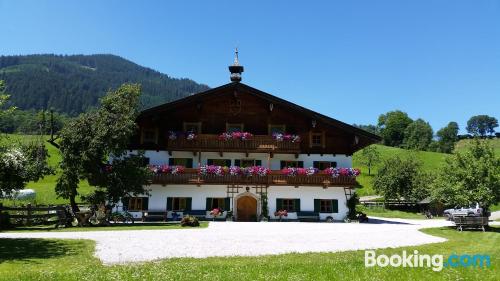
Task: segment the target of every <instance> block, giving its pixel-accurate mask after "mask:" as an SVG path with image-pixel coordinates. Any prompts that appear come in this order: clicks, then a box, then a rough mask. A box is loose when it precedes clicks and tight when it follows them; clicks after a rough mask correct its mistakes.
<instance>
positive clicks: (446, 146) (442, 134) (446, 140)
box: [436, 122, 459, 153]
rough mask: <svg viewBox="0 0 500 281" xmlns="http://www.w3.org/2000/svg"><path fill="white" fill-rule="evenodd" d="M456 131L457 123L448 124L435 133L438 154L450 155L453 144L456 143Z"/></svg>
mask: <svg viewBox="0 0 500 281" xmlns="http://www.w3.org/2000/svg"><path fill="white" fill-rule="evenodd" d="M458 130H459V128H458V124H457V122H450V123H448V125H446V127H444V128H441V129H440V130H439V131H437V133H436V135H437V137H438V141H437V147H438V152H444V153H451V152H452V151H453V149H454V148H455V143H456V142H457V141H458Z"/></svg>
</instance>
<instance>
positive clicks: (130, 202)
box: [122, 53, 380, 221]
mask: <svg viewBox="0 0 500 281" xmlns="http://www.w3.org/2000/svg"><path fill="white" fill-rule="evenodd" d="M229 70H230V72H231V83H229V84H226V85H223V86H220V87H217V88H214V89H210V90H208V91H205V92H201V93H198V94H194V95H191V96H188V97H186V98H183V99H180V100H177V101H174V102H170V103H166V104H163V105H160V106H157V107H154V108H150V109H147V110H145V111H143V112H142V113H141V114H140V115H139V116H138V118H137V124H138V126H139V130H138V133H137V135H136V136H135V137H134V138H133V139H132V141H131V143H130V148H129V149H130V153H137V152H138V151H144V152H145V157H146V159H147V161H148V162H149V163H148V164H149V165H150V168H151V169H152V171H153V172H154V175H153V179H152V182H151V184H150V185H149V186H146V187H145V189H146V190H148V191H149V195H144V196H140V197H128V198H123V200H122V204H123V205H122V207H123V208H124V209H128V211H129V212H130V213H132V214H133V215H134V217H136V218H138V219H139V218H144V217H143V216H150V217H153V215H156V216H160V217H163V218H164V219H167V218H168V219H172V217H174V218H176V217H182V216H183V215H186V214H190V215H194V216H197V217H200V218H205V219H211V218H212V216H211V215H210V211H211V210H213V209H215V208H220V209H221V210H223V211H224V212H223V213H222V215H221V216H220V217H219V218H221V219H224V218H225V216H226V215H227V213H228V211H230V213H231V212H232V215H233V218H234V219H235V220H236V221H256V220H258V219H259V218H261V217H262V215H263V211H264V215H265V214H266V213H267V214H268V215H269V218H270V219H271V220H273V219H277V218H278V217H277V216H275V212H276V211H278V210H286V211H287V213H288V214H287V217H286V218H284V219H289V220H296V219H302V218H309V219H311V218H312V219H316V220H327V221H333V220H343V219H344V218H345V217H346V215H347V213H348V208H347V206H346V203H347V200H348V198H349V197H350V196H351V195H352V194H353V192H354V187H355V185H356V179H355V174H356V173H357V170H354V169H352V155H353V153H354V152H355V151H357V150H359V149H362V148H363V147H365V146H368V145H370V144H373V143H376V142H378V141H379V140H380V138H379V137H378V136H376V135H373V134H371V133H368V132H366V131H363V130H361V129H358V128H356V127H353V126H351V125H348V124H345V123H343V122H340V121H338V120H335V119H333V118H330V117H327V116H324V115H322V114H319V113H316V112H314V111H311V110H309V109H306V108H303V107H301V106H299V105H296V104H293V103H291V102H288V101H286V100H283V99H281V98H278V97H276V96H273V95H270V94H268V93H265V92H263V91H260V90H258V89H255V88H252V87H250V86H248V85H245V84H243V83H241V74H242V72H243V66H241V65H239V63H238V57H237V53H236V57H235V62H234V64H233V65H232V66H229ZM342 168H344V169H342Z"/></svg>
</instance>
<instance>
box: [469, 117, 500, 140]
mask: <svg viewBox="0 0 500 281" xmlns="http://www.w3.org/2000/svg"><path fill="white" fill-rule="evenodd" d="M496 127H498V120H497V119H496V118H495V117H491V116H488V115H476V116H472V117H471V118H470V119H469V121H467V127H466V130H467V132H468V133H469V134H471V135H473V136H481V137H485V136H486V134H490V135H493V134H495V128H496Z"/></svg>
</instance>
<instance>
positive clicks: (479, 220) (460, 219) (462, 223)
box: [453, 216, 488, 231]
mask: <svg viewBox="0 0 500 281" xmlns="http://www.w3.org/2000/svg"><path fill="white" fill-rule="evenodd" d="M453 221H454V222H455V226H456V227H457V230H460V231H462V230H464V229H465V228H475V229H481V230H483V231H485V226H486V227H487V226H488V217H476V216H454V217H453Z"/></svg>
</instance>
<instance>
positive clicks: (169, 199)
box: [167, 197, 173, 211]
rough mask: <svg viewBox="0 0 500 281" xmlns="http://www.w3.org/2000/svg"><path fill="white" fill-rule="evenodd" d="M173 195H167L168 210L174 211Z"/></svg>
mask: <svg viewBox="0 0 500 281" xmlns="http://www.w3.org/2000/svg"><path fill="white" fill-rule="evenodd" d="M172 199H173V198H172V197H167V211H172Z"/></svg>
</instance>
